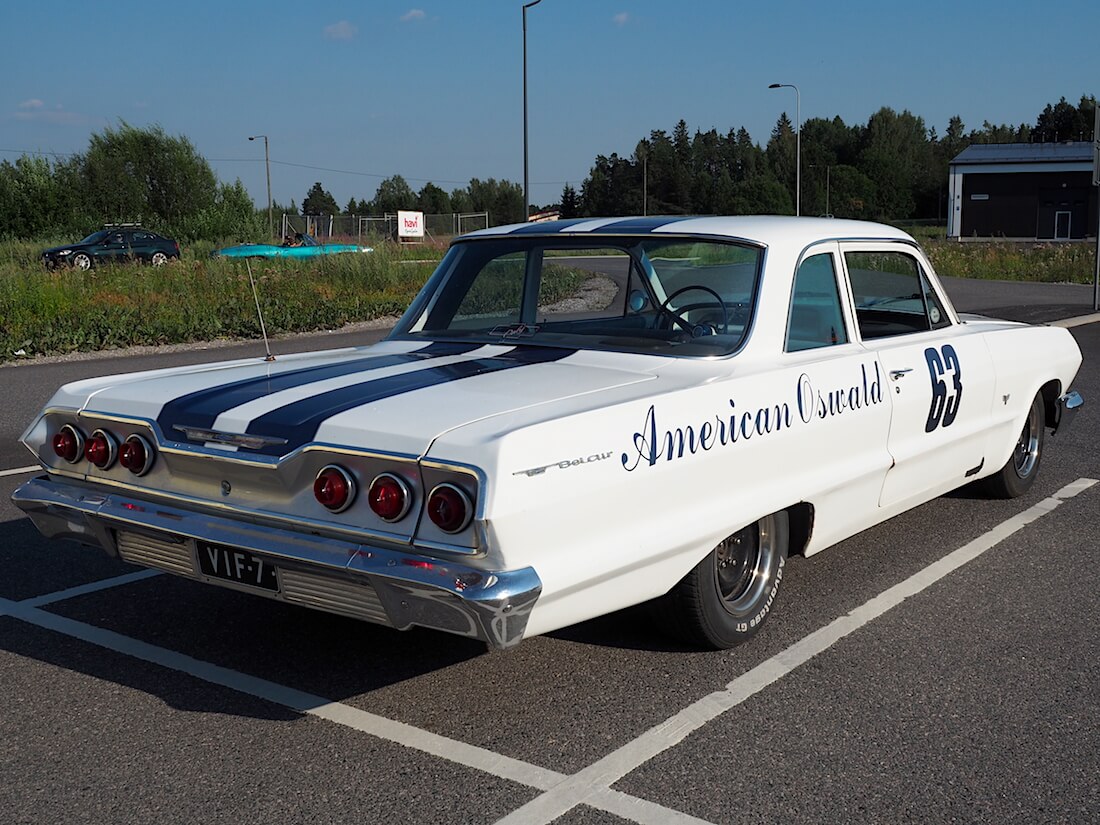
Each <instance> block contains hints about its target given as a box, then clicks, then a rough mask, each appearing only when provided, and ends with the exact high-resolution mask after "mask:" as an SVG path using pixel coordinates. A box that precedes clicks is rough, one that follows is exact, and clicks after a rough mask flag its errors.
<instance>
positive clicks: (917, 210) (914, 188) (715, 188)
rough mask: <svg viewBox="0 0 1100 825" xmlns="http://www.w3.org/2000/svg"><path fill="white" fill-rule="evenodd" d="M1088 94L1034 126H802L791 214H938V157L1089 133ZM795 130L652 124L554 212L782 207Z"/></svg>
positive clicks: (886, 122) (899, 122)
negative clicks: (763, 138) (762, 136)
mask: <svg viewBox="0 0 1100 825" xmlns="http://www.w3.org/2000/svg"><path fill="white" fill-rule="evenodd" d="M1095 107H1096V98H1095V96H1092V95H1086V96H1082V97H1081V100H1080V103H1079V104H1078V105H1076V106H1074V105H1073V104H1071V103H1068V102H1067V101H1066V99H1065V98H1064V97H1063V98H1062V99H1061V100H1059V102H1058V103H1056V104H1053V105H1051V104H1047V106H1046V107H1045V108H1044V109H1043V111H1042V112H1040V113H1039V115H1038V117H1037V118H1036V121H1035V125H1034V126H1031V125H1029V124H1026V123H1021V124H1019V125H1017V126H1011V125H994V124H992V123H990V122H988V121H986V122H985V123H983V124H982V126H981V128H979V129H972V130H970V131H969V132H967V131H966V127H965V126H964V124H963V122H962V119H961V118H960V117H958V116H957V115H956V116H955V117H952V118H951V119H950V121H949V122H948V124H947V130H946V131H945V133H944V134H943V135H942V136H940V135H939V134H938V133H937V131H936V129H935V127H932V128H928V127H927V126H926V125H925V122H924V120H923V119H922V118H920V117H918V116H916V115H914V114H912V113H911V112H908V111H902V112H900V113H899V112H896V111H894V110H893V109H891V108H888V107H884V108H882V109H879V110H878V111H877V112H875V113H874V114H873V115H871V117H870V118H869V119H868V121H867V123H866V124H863V125H854V126H849V125H847V124H845V123H844V121H843V120H842V119H841V118H840V117H834V118H833V119H831V120H829V119H826V118H811V119H808V120H806V121H805V122H803V124H802V130H801V131H802V134H801V153H802V164H801V165H802V169H801V178H802V199H801V200H802V203H801V206H802V214H804V215H824V214H830V215H835V216H837V217H850V218H864V219H877V220H893V221H898V220H916V219H925V220H939V221H945V220H946V215H947V204H946V201H947V176H948V164H949V163H950V162H951V160H952V159H953V158H954V157H955V156H956V155H958V154H959V152H961V151H962V150H963V149H965V148H966V147H967V146H969V145H971V144H975V143H1029V142H1046V141H1053V142H1058V141H1066V140H1092V137H1093V135H1092V130H1093V117H1094V114H1093V113H1094V110H1095ZM796 145H797V136H796V132H795V128H794V126H793V125H792V124H791V121H790V119H789V118H788V117H787V115H786V114H783V115H781V116H780V118H779V120H778V121H777V123H776V125H775V128H774V129H772V133H771V136H770V138H769V140H768V142H767V144H766V145H765V146H763V147H761V146H759V145H758V144H755V143H753V141H752V138H751V137H750V136H749V133H748V132H747V131H746V130H745V129H744V128H740V129H730V130H729V131H728V132H727V133H725V134H721V133H719V132H718V131H717V130H715V129H710V130H709V131H706V132H704V131H699V130H697V131H696V132H695V133H694V135H691V134H689V131H688V126H687V124H686V123H685V122H684V121H683V120H681V121H680V122H679V123H677V124H676V127H675V128H674V129H673V131H672V134H671V135H670V134H668V133H667V132H665V131H663V130H659V131H653V132H651V133H650V134H649V136H648V137H646V138H643V139H642V140H640V141H639V142H638V143H637V145H636V146H635V147H634V151H633V152H632V153H631V154H630V155H629V156H628V157H623V156H620V155H618V154H615V153H613V154H611V155H609V156H605V155H599V156H597V157H596V160H595V164H594V165H593V166H592V168H591V170H590V171H589V173H588V175H587V177H585V179H584V181H583V182H582V183H581V186H580V190H579V191H578V190H577V189H575V188H574V187H572V186H570V185H568V184H567V185H566V186H565V187H564V189H563V190H562V195H561V200H560V203H559V204H558V205H557V206H558V208H559V209H560V212H561V216H562V217H578V216H579V217H588V216H596V215H633V214H642V213H643V212H646V213H648V214H651V215H654V214H719V215H723V214H745V213H771V214H792V213H793V212H794V211H795V185H796V177H797V168H796V160H795V158H796V154H795V153H796Z"/></svg>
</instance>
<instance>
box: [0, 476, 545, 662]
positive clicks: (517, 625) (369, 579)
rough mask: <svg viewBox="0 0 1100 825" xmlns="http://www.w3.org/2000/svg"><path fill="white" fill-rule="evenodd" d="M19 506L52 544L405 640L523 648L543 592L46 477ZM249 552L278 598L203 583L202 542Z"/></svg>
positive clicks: (509, 576)
mask: <svg viewBox="0 0 1100 825" xmlns="http://www.w3.org/2000/svg"><path fill="white" fill-rule="evenodd" d="M12 501H13V502H15V504H16V506H17V507H19V509H21V510H23V511H24V512H25V513H26V514H27V515H28V516H30V518H31V521H33V522H34V525H35V527H37V528H38V529H39V531H40V532H41V533H42V534H43V535H44V536H46V537H47V538H64V539H73V540H75V541H79V542H81V543H83V544H89V545H92V546H94V547H99V548H101V549H103V550H105V551H106V552H107V553H109V554H110V555H112V556H117V557H119V558H121V559H123V560H125V561H128V562H131V563H133V564H139V565H142V566H144V567H152V568H156V569H159V570H164V571H166V572H169V573H174V574H176V575H180V576H186V577H188V578H192V579H197V580H200V581H205V582H209V583H211V584H217V585H219V586H222V587H228V588H230V589H236V590H242V591H246V592H249V593H254V594H256V595H260V596H267V597H269V598H274V599H279V600H280V601H286V602H291V603H295V604H301V605H304V606H307V607H312V608H316V609H318V610H324V611H326V612H329V613H337V614H340V615H344V616H352V617H354V618H357V619H363V620H365V621H370V622H374V623H376V624H383V625H386V626H389V627H394V628H397V629H399V630H407V629H408V628H410V627H412V626H414V625H418V626H421V627H429V628H432V629H435V630H442V631H446V632H448V633H455V634H458V635H460V636H467V637H471V638H476V639H480V640H481V641H483V642H485V643H486V644H488V645H489V646H490V647H494V648H507V647H511V646H513V645H515V644H517V643H519V641H520V639H522V638H523V632H524V630H525V629H526V627H527V619H528V617H529V616H530V613H531V610H532V609H533V608H534V606H535V601H536V600H537V599H538V597H539V594H540V593H541V592H542V583H541V582H540V581H539V578H538V575H537V574H536V573H535V571H534V570H533V569H531V568H530V567H527V568H524V569H522V570H509V571H502V572H487V571H484V570H478V569H476V568H474V567H471V566H469V565H467V564H459V563H456V562H453V561H449V560H441V559H438V558H433V557H429V556H423V555H419V554H416V553H413V552H404V551H402V550H395V549H390V548H386V547H379V546H373V545H365V544H360V543H356V542H354V541H344V540H340V539H334V538H328V537H322V536H316V535H308V534H305V533H295V532H293V531H290V530H285V529H280V528H275V527H270V526H267V525H263V524H255V523H249V522H244V521H237V520H233V519H228V518H224V517H222V516H218V515H214V514H208V513H204V512H197V511H193V510H183V509H180V508H178V507H172V506H171V505H164V504H160V503H158V502H154V501H149V500H145V499H140V498H137V497H134V496H131V495H128V494H124V493H119V492H114V491H110V492H108V491H104V490H102V489H99V488H94V487H91V486H88V485H85V484H81V483H75V482H71V481H67V480H60V479H56V478H53V477H50V476H39V477H37V478H34V479H31V480H30V481H28V482H26V483H25V484H23V485H22V486H20V487H19V488H18V489H17V490H16V491H15V493H13V494H12ZM200 541H201V542H209V543H210V544H213V545H218V546H221V547H227V548H236V549H242V550H246V551H248V552H249V553H251V554H253V555H254V556H256V557H257V558H259V559H261V560H263V562H264V563H265V564H271V565H273V566H274V567H275V569H276V571H277V578H278V585H279V587H278V590H277V591H271V590H262V589H259V588H257V587H251V586H249V585H247V584H241V583H237V582H232V581H227V580H224V579H221V578H214V577H211V576H208V575H205V574H204V573H203V572H202V569H201V567H200V564H199V559H198V546H197V542H200Z"/></svg>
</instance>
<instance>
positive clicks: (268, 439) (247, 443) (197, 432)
mask: <svg viewBox="0 0 1100 825" xmlns="http://www.w3.org/2000/svg"><path fill="white" fill-rule="evenodd" d="M173 429H175V430H179V431H180V432H181V433H183V434H184V435H185V436H187V438H188V439H189V440H191V441H213V442H214V443H216V444H232V445H233V446H235V447H244V448H245V449H246V450H262V449H263V448H264V447H278V446H280V445H282V444H286V439H285V438H275V437H274V436H269V435H249V434H248V433H226V432H222V431H221V430H207V429H203V428H202V427H188V426H186V425H184V424H176V425H175V426H174V427H173Z"/></svg>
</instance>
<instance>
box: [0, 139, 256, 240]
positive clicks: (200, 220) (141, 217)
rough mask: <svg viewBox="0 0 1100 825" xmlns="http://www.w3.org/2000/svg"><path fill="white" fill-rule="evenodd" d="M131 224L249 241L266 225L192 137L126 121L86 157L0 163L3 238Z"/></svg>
mask: <svg viewBox="0 0 1100 825" xmlns="http://www.w3.org/2000/svg"><path fill="white" fill-rule="evenodd" d="M263 218H266V211H265V213H264V215H263ZM129 221H141V222H143V223H144V224H145V225H146V226H147V227H149V228H151V229H157V230H161V231H165V232H169V233H171V234H173V236H175V237H177V238H179V239H181V240H194V239H196V238H226V237H234V236H240V237H248V236H251V235H255V234H256V233H257V232H262V231H263V227H264V226H265V224H266V220H264V219H262V218H261V216H260V213H258V212H257V210H256V207H255V205H254V204H253V202H252V198H251V196H250V195H249V194H248V190H247V189H245V187H244V185H243V184H242V183H241V182H240V181H239V180H238V181H236V182H234V183H232V184H229V183H221V182H219V181H218V179H217V177H216V176H215V174H214V171H213V169H211V168H210V164H209V163H207V162H206V160H205V159H204V158H203V157H202V156H201V155H200V154H199V153H198V152H197V151H196V150H195V147H194V146H193V145H192V144H191V142H190V141H189V140H188V139H187V138H185V137H171V136H169V135H167V134H165V133H164V130H163V129H162V128H161V127H159V126H152V127H148V128H137V127H134V126H131V125H129V124H127V123H121V124H120V125H119V126H118V127H117V128H111V127H107V128H106V129H105V130H104V131H103V132H102V133H101V134H93V135H92V136H91V139H90V140H89V143H88V149H87V151H86V152H81V153H78V154H74V155H70V156H68V157H66V158H63V159H59V160H55V161H50V160H48V159H47V158H45V157H41V156H31V155H23V156H21V157H20V158H19V159H17V160H16V161H15V163H11V162H9V161H6V160H5V161H4V162H3V163H0V237H16V238H37V237H46V236H50V235H62V234H78V235H83V234H86V233H87V232H89V231H90V230H92V229H96V228H98V227H99V226H100V225H102V224H104V223H111V222H129Z"/></svg>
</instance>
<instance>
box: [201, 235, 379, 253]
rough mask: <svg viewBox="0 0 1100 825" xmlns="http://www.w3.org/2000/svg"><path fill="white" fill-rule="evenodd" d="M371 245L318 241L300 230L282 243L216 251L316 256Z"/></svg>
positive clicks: (369, 250) (362, 249)
mask: <svg viewBox="0 0 1100 825" xmlns="http://www.w3.org/2000/svg"><path fill="white" fill-rule="evenodd" d="M373 251H374V249H373V248H372V247H369V246H357V245H356V244H350V243H318V242H317V239H316V238H314V237H313V236H312V235H307V234H305V233H304V232H298V233H296V234H295V235H293V236H290V235H288V236H287V237H286V239H285V240H284V241H283V242H282V243H281V244H270V243H243V244H238V245H237V246H227V247H226V248H225V249H219V250H217V251H216V252H215V253H214V257H216V258H217V257H221V258H316V257H317V256H318V255H338V254H341V253H344V252H373Z"/></svg>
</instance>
